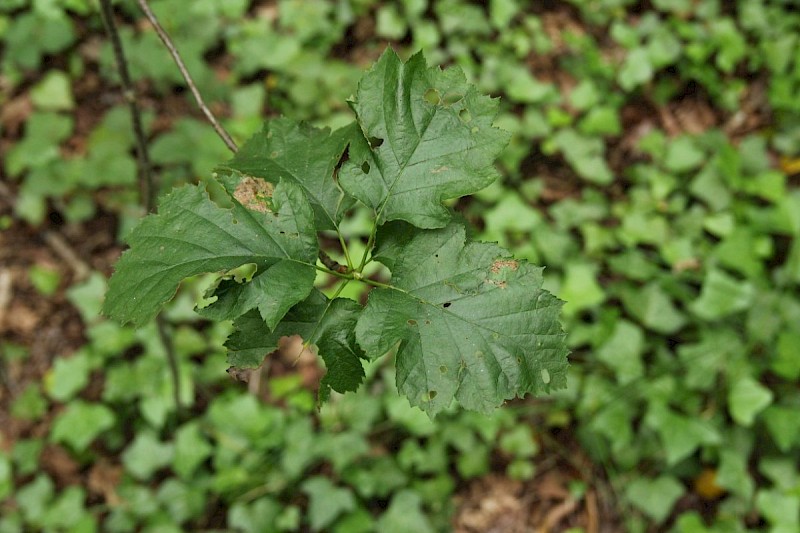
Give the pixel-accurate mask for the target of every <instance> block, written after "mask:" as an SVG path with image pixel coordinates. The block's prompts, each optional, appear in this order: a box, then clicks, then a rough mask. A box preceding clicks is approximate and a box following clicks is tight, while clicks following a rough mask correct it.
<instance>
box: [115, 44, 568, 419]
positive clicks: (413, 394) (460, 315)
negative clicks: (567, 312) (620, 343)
mask: <svg viewBox="0 0 800 533" xmlns="http://www.w3.org/2000/svg"><path fill="white" fill-rule="evenodd" d="M352 106H353V110H354V111H355V113H356V116H357V122H354V123H353V124H351V125H348V126H345V127H344V128H342V129H339V130H337V131H335V132H333V133H330V132H329V131H328V130H320V129H315V128H313V127H310V126H308V125H306V124H303V123H297V122H294V121H292V120H290V119H276V120H273V121H269V122H267V124H266V125H265V126H264V129H263V131H262V132H260V133H258V134H256V135H255V136H254V137H253V138H251V139H250V140H249V141H248V143H247V144H246V145H245V146H244V147H243V148H242V150H241V151H240V152H239V153H237V155H236V157H234V158H233V159H232V160H231V161H229V162H228V163H226V164H224V165H223V166H221V167H219V169H218V173H217V175H216V181H217V182H218V183H219V184H220V185H221V186H222V188H223V189H224V191H225V193H227V194H226V195H225V201H227V202H230V203H231V206H230V207H222V206H220V205H219V202H220V201H222V200H218V201H217V202H215V201H214V200H212V199H211V198H210V197H209V195H208V193H207V192H206V191H205V190H204V188H203V187H201V186H184V187H182V188H179V189H176V190H174V191H172V192H171V193H170V194H169V195H167V196H166V197H165V198H164V200H163V201H162V202H161V204H160V206H159V213H158V214H157V215H152V216H149V217H147V218H146V219H144V220H143V221H142V223H141V224H140V225H138V226H137V227H136V228H135V229H134V230H133V231H132V232H131V233H130V235H129V237H128V242H129V243H130V245H131V249H130V250H129V251H127V252H126V253H125V254H124V255H123V257H122V258H121V259H120V261H119V263H118V265H117V268H116V272H115V274H114V276H113V277H112V278H111V281H110V284H109V293H108V297H107V299H106V303H105V306H104V311H105V312H106V313H107V314H108V315H109V316H111V317H113V318H115V319H117V320H120V321H121V322H128V321H131V322H133V323H134V324H138V325H142V324H144V323H146V322H147V321H148V320H150V319H152V318H153V317H154V316H155V314H156V313H157V312H158V311H159V310H160V308H161V307H162V306H163V305H164V303H165V302H166V301H167V300H168V299H169V298H170V297H171V296H172V295H173V294H174V293H175V291H176V290H177V288H178V285H179V284H180V282H181V281H182V280H183V279H185V278H187V277H190V276H194V275H198V274H202V273H205V272H218V271H223V272H226V274H225V275H223V276H222V277H221V278H220V279H219V281H218V283H217V285H216V286H215V287H214V288H213V289H212V290H210V291H209V294H208V297H209V298H210V299H211V300H212V301H211V303H209V304H208V305H207V306H206V307H204V308H202V309H201V310H200V314H201V315H203V316H205V317H206V318H209V319H213V320H234V328H235V330H236V331H235V333H234V334H233V335H232V336H231V338H230V339H229V341H228V342H227V346H228V348H229V351H230V362H231V364H232V365H233V366H234V367H239V368H255V367H258V366H259V365H261V363H262V362H263V360H264V357H265V356H267V355H268V354H270V353H271V352H273V351H275V350H276V349H277V348H278V341H279V340H280V338H281V337H285V336H291V335H300V336H301V337H303V339H305V342H306V345H311V344H313V345H315V346H316V348H317V350H318V352H319V355H320V356H321V357H322V358H323V360H324V361H325V366H326V367H327V370H328V371H327V374H326V376H325V378H324V379H323V381H322V384H321V389H320V397H321V399H325V398H327V396H328V395H329V393H330V390H331V389H333V390H335V391H337V392H345V391H353V390H355V389H357V388H358V386H359V384H360V383H361V380H362V378H363V375H364V372H363V368H362V364H361V359H362V358H368V359H374V358H376V357H380V356H382V355H384V354H386V353H387V352H389V351H390V350H392V348H394V347H395V345H397V343H399V348H398V350H397V366H398V376H397V379H398V388H399V389H400V390H401V391H402V392H403V393H404V394H406V396H408V398H409V400H410V402H411V404H412V405H418V406H420V407H421V408H422V409H423V410H425V411H426V412H428V413H430V414H431V415H432V416H433V415H435V414H436V413H438V412H440V411H442V410H443V409H446V408H447V407H449V405H450V403H451V402H452V401H453V399H457V400H458V401H459V403H460V404H461V405H462V406H464V407H466V408H469V409H475V410H479V411H489V410H491V409H493V408H494V407H496V406H497V405H499V404H500V403H502V402H503V401H504V400H507V399H510V398H514V397H516V396H524V395H525V394H526V393H537V392H542V391H548V390H550V388H551V387H553V388H556V389H557V388H561V387H563V386H564V385H565V383H566V365H567V363H566V348H565V345H564V342H563V337H564V335H563V333H562V332H561V328H560V325H559V323H558V312H559V309H560V307H561V305H560V303H559V301H558V300H557V299H555V298H554V297H553V296H552V295H550V293H548V292H546V291H544V290H543V289H542V288H541V284H542V274H541V272H542V269H541V268H538V267H533V266H531V265H529V264H527V263H525V262H522V261H517V260H514V259H512V258H511V257H510V253H509V252H507V251H505V250H503V249H501V248H499V247H498V246H496V245H493V244H486V243H479V242H474V241H472V240H471V239H469V238H468V237H467V235H466V227H465V226H464V224H463V223H462V222H457V221H452V220H451V219H452V214H451V212H450V211H449V210H448V209H446V208H445V207H444V206H442V204H441V202H442V201H443V200H447V199H450V198H457V197H460V196H463V195H466V194H470V193H473V192H475V191H477V190H480V189H482V188H484V187H485V186H487V185H489V184H490V183H491V182H492V181H494V179H495V178H496V171H495V170H494V167H493V166H492V165H493V162H494V158H495V157H496V155H497V154H498V153H499V152H500V150H502V149H503V147H504V146H505V143H506V140H507V136H506V134H505V133H504V132H502V131H501V130H498V129H496V128H494V127H493V126H492V120H493V119H494V115H495V108H496V106H497V102H496V101H493V100H492V99H490V98H488V97H486V96H482V95H479V94H478V93H477V92H476V90H475V88H474V87H471V86H469V85H468V84H467V83H466V82H465V80H464V77H463V74H462V73H461V71H460V70H458V69H450V70H445V71H441V70H439V69H438V68H429V67H427V65H426V64H425V60H424V58H423V56H422V54H416V55H414V56H413V57H411V58H410V59H409V60H408V62H406V63H403V62H402V61H401V60H400V58H398V56H397V55H396V54H395V53H394V51H392V50H391V49H388V50H387V51H386V52H385V53H384V54H383V55H382V56H381V58H380V59H379V60H378V61H377V63H376V64H375V65H374V66H373V67H372V69H370V70H369V71H368V72H367V73H366V74H365V75H364V77H363V78H362V79H361V82H360V83H359V86H358V92H357V95H356V99H355V100H354V101H353V103H352ZM345 152H346V159H347V161H346V162H344V163H343V164H342V165H341V168H339V165H338V163H339V161H340V160H342V159H343V155H344V154H345ZM220 194H222V192H220ZM356 201H360V202H361V203H362V204H364V205H365V206H366V207H367V208H369V209H370V210H372V213H373V215H374V221H373V227H372V231H371V234H370V237H369V241H368V243H367V245H366V249H365V251H364V254H363V256H362V257H361V258H360V259H358V258H351V256H350V253H349V251H348V244H347V239H348V237H349V236H348V235H346V234H343V233H342V232H341V230H340V229H339V226H340V224H341V222H342V218H343V217H344V215H345V213H346V212H347V211H348V209H350V208H351V206H352V205H353V204H354V203H355V202H356ZM322 231H333V232H335V233H336V237H338V240H339V242H340V243H341V246H342V251H343V254H344V257H345V260H346V266H345V265H341V267H336V269H335V270H331V268H330V265H328V266H322V265H317V264H316V263H317V258H318V256H319V254H320V247H319V240H318V235H317V234H318V232H322ZM371 261H379V262H380V263H382V264H383V265H385V266H386V267H388V268H389V270H390V271H391V273H392V277H391V282H390V283H383V282H380V281H376V280H373V279H370V278H365V277H364V276H363V270H364V266H365V265H367V264H368V263H369V262H371ZM245 265H254V267H255V269H254V271H250V272H249V274H248V275H247V279H244V280H243V279H239V278H237V276H236V275H235V273H234V271H235V270H236V269H239V268H241V267H244V266H245ZM316 271H322V272H325V273H328V274H331V275H334V276H336V277H338V278H341V281H340V283H341V285H338V286H336V287H335V288H334V289H332V291H333V297H332V298H328V297H327V296H326V295H325V294H324V293H322V292H321V291H319V290H317V289H315V288H314V284H315V279H316ZM352 281H363V282H364V283H366V284H369V285H373V286H375V287H376V288H374V289H373V291H372V292H371V293H370V296H369V301H368V303H367V305H366V307H365V308H364V309H363V310H362V308H361V306H360V305H359V304H358V303H356V302H355V301H353V300H350V299H347V298H340V297H338V294H339V293H340V290H341V288H342V287H344V286H346V285H347V284H348V283H350V282H352Z"/></svg>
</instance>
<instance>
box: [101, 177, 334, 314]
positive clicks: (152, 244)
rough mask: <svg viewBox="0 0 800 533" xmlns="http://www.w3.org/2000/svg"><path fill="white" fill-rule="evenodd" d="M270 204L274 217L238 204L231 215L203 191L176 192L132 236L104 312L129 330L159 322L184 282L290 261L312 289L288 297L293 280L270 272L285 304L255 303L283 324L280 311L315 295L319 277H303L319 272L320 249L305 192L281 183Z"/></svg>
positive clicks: (271, 290) (268, 286) (267, 286)
mask: <svg viewBox="0 0 800 533" xmlns="http://www.w3.org/2000/svg"><path fill="white" fill-rule="evenodd" d="M270 200H271V205H272V209H273V210H274V213H272V212H269V211H267V210H266V207H263V208H262V210H255V209H248V208H245V207H243V206H242V205H241V204H240V203H238V202H236V201H234V202H233V207H232V208H230V209H226V208H222V207H220V206H218V205H217V204H215V203H214V202H213V201H211V200H210V199H209V197H208V194H207V193H206V191H205V190H204V189H203V188H202V187H201V186H184V187H181V188H179V189H175V190H174V191H173V192H172V193H170V194H169V195H167V196H166V197H165V198H164V200H163V201H162V202H161V205H160V206H159V212H158V214H156V215H150V216H148V217H146V218H145V219H143V220H142V222H141V223H140V224H139V225H138V226H137V227H136V228H135V229H134V230H133V231H132V232H131V234H130V237H129V238H128V243H129V244H130V246H131V248H130V250H128V251H127V252H125V253H124V254H123V255H122V258H121V259H120V261H119V263H117V268H116V271H115V273H114V275H113V276H112V277H111V280H110V282H109V290H108V294H107V296H106V301H105V304H104V305H103V312H104V313H105V314H106V315H108V316H110V317H112V318H114V319H116V320H118V321H120V322H122V323H125V322H133V323H134V324H137V325H141V324H143V323H145V322H146V321H147V320H149V319H151V318H153V317H154V316H155V315H156V313H157V312H158V310H159V309H160V307H161V306H162V305H163V304H164V303H165V302H166V301H167V300H169V299H170V298H171V297H172V296H173V295H174V294H175V291H176V289H177V288H178V285H179V284H180V282H181V281H182V280H183V279H184V278H187V277H189V276H194V275H197V274H201V273H204V272H217V271H227V270H231V269H233V268H236V267H239V266H241V265H243V264H246V263H255V264H256V265H257V267H258V270H259V271H263V270H266V269H269V268H270V267H272V266H273V265H276V264H278V263H280V262H284V261H288V262H290V263H291V264H292V265H294V267H295V270H296V272H297V275H296V278H295V280H294V281H293V283H295V284H297V285H300V284H301V283H299V282H302V283H304V284H305V288H304V289H303V288H301V287H295V289H293V290H290V291H289V290H287V291H285V292H282V291H281V290H280V289H281V288H282V287H283V286H284V284H285V283H286V282H287V277H286V275H285V273H284V274H283V275H280V276H276V277H275V278H273V277H270V276H269V275H268V274H269V272H265V273H264V274H265V275H266V276H267V277H266V278H265V280H264V282H263V285H262V287H261V288H262V289H264V290H265V291H266V292H267V294H270V295H274V296H277V297H278V298H281V300H280V301H279V302H278V303H277V304H274V305H273V306H272V308H269V307H270V306H269V304H267V303H265V302H264V301H263V299H260V300H257V301H255V302H253V303H254V304H255V305H257V306H259V309H260V310H262V311H263V312H264V313H265V314H266V315H267V316H268V317H271V320H273V321H277V320H279V319H280V316H277V315H278V314H279V313H280V309H284V308H286V309H288V308H289V307H290V306H291V305H294V304H295V303H297V301H299V300H300V299H302V298H303V297H304V296H305V295H306V294H308V291H310V290H311V286H312V285H311V283H309V282H308V280H309V279H310V280H311V281H312V282H313V276H309V275H308V274H302V272H303V271H306V270H308V271H313V269H314V266H313V265H314V264H315V262H316V256H317V253H318V244H317V238H316V232H315V229H314V220H313V213H312V211H311V208H310V206H309V204H308V201H307V200H306V198H305V195H304V193H303V191H302V189H300V188H299V187H298V186H297V185H294V184H292V183H291V182H288V181H287V182H281V183H280V184H279V185H278V187H277V188H275V190H274V194H273V195H272V197H271V199H270ZM249 205H251V206H252V204H249ZM262 211H265V212H262ZM277 268H281V267H277ZM301 293H302V295H301V296H300V297H299V298H298V294H301ZM267 308H269V309H267ZM239 311H241V309H237V312H239Z"/></svg>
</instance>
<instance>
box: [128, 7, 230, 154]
mask: <svg viewBox="0 0 800 533" xmlns="http://www.w3.org/2000/svg"><path fill="white" fill-rule="evenodd" d="M138 3H139V7H140V8H141V9H142V11H143V12H144V14H145V16H146V17H147V20H149V21H150V24H152V25H153V28H155V30H156V33H157V34H158V36H159V37H160V38H161V42H163V43H164V46H166V47H167V50H169V53H170V54H171V55H172V59H174V60H175V64H176V65H177V66H178V70H180V71H181V75H182V76H183V79H184V80H185V81H186V85H188V86H189V90H190V91H192V94H193V95H194V99H195V101H196V102H197V105H198V106H199V107H200V109H201V110H202V111H203V114H204V115H205V116H206V118H207V119H208V121H209V122H210V123H211V126H213V127H214V131H216V132H217V135H219V136H220V138H221V139H222V141H223V142H224V143H225V146H227V147H228V149H229V150H230V151H231V152H233V153H236V152H237V151H238V150H239V148H238V147H237V146H236V143H235V142H233V139H232V138H231V136H230V135H229V134H228V132H227V131H225V128H223V127H222V124H220V123H219V121H218V120H217V118H216V117H215V116H214V114H213V113H212V112H211V110H210V109H209V108H208V106H207V105H206V103H205V102H204V101H203V97H202V96H201V95H200V91H198V90H197V86H196V85H195V83H194V80H193V79H192V76H191V74H189V71H188V70H187V69H186V65H185V64H184V62H183V59H181V55H180V54H179V53H178V49H177V48H175V44H174V43H173V42H172V39H171V38H170V36H169V34H167V32H166V31H164V28H162V27H161V23H159V22H158V18H157V17H156V15H155V13H153V10H152V9H150V6H149V5H148V3H147V0H138Z"/></svg>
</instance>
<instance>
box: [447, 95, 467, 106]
mask: <svg viewBox="0 0 800 533" xmlns="http://www.w3.org/2000/svg"><path fill="white" fill-rule="evenodd" d="M462 98H464V95H463V94H459V93H447V94H446V95H444V105H453V104H455V103H456V102H458V101H460V100H461V99H462Z"/></svg>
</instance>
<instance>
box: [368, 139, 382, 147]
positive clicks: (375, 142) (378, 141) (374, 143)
mask: <svg viewBox="0 0 800 533" xmlns="http://www.w3.org/2000/svg"><path fill="white" fill-rule="evenodd" d="M382 144H383V139H381V138H380V137H370V138H369V145H370V147H371V148H372V149H373V150H374V149H375V148H377V147H379V146H380V145H382Z"/></svg>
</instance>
